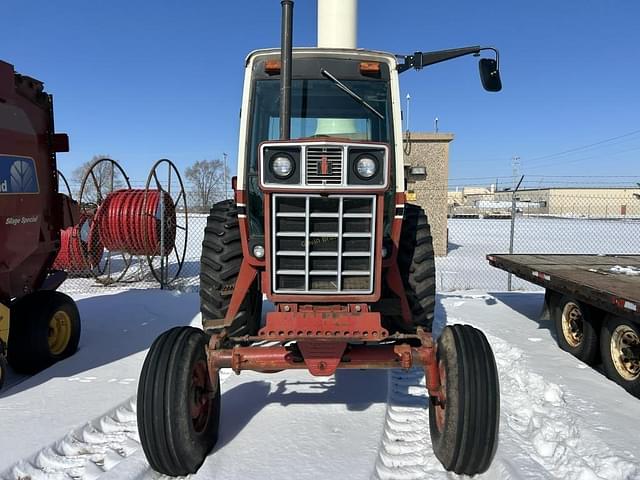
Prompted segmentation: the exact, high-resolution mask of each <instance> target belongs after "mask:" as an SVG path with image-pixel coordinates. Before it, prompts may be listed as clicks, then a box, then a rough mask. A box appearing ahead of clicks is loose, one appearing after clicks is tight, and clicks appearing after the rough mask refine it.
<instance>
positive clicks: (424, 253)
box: [389, 203, 436, 333]
mask: <svg viewBox="0 0 640 480" xmlns="http://www.w3.org/2000/svg"><path fill="white" fill-rule="evenodd" d="M399 246H400V249H399V251H398V268H399V270H400V276H401V278H402V283H403V285H404V291H405V293H406V295H407V300H408V302H409V307H410V308H411V313H412V323H411V327H410V328H407V326H406V325H405V324H404V322H403V320H402V317H401V316H398V315H394V316H391V317H389V320H391V321H390V323H391V325H390V326H391V327H394V328H393V329H399V330H403V331H408V332H409V333H413V332H414V331H415V330H416V329H417V328H418V327H421V328H423V329H425V330H427V331H431V329H432V326H433V313H434V308H435V302H436V268H435V260H434V254H433V242H432V239H431V227H430V226H429V221H428V219H427V215H426V213H425V212H424V210H423V209H422V207H419V206H418V205H413V204H411V203H407V204H405V210H404V220H403V222H402V231H401V233H400V245H399Z"/></svg>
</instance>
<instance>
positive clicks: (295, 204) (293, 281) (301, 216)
mask: <svg viewBox="0 0 640 480" xmlns="http://www.w3.org/2000/svg"><path fill="white" fill-rule="evenodd" d="M375 218H376V205H375V196H374V195H328V196H320V195H280V194H276V195H274V196H273V212H272V230H271V235H272V238H271V250H272V251H271V255H272V262H273V263H272V282H273V287H272V288H273V291H274V293H299V294H303V293H312V294H315V293H317V294H370V293H373V266H374V245H375V243H374V241H375V233H376V232H375Z"/></svg>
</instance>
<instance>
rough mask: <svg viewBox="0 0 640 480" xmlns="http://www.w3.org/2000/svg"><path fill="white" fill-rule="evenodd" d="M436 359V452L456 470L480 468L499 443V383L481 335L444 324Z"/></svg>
mask: <svg viewBox="0 0 640 480" xmlns="http://www.w3.org/2000/svg"><path fill="white" fill-rule="evenodd" d="M437 360H438V366H439V370H440V379H441V384H442V387H443V389H444V393H445V402H444V405H438V404H437V403H436V402H435V399H431V401H430V403H429V431H430V433H431V442H432V444H433V450H434V453H435V454H436V457H437V458H438V460H440V462H441V463H442V465H443V466H444V468H445V469H447V470H449V471H453V472H455V473H458V474H466V475H475V474H477V473H483V472H485V471H486V470H487V469H488V468H489V465H491V461H492V460H493V457H494V455H495V451H496V447H497V445H498V425H499V421H500V386H499V383H498V372H497V369H496V363H495V359H494V356H493V352H492V351H491V346H490V345H489V342H487V339H486V337H485V336H484V334H483V333H482V332H481V331H480V330H477V329H475V328H473V327H471V326H468V325H453V326H447V327H445V329H444V330H443V332H442V335H441V336H440V338H439V339H438V350H437Z"/></svg>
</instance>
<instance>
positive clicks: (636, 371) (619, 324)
mask: <svg viewBox="0 0 640 480" xmlns="http://www.w3.org/2000/svg"><path fill="white" fill-rule="evenodd" d="M600 350H601V353H602V366H603V367H604V370H605V372H606V374H607V377H609V378H610V379H611V380H613V381H614V382H616V383H617V384H618V385H620V386H621V387H622V388H624V389H625V390H627V391H628V392H629V393H631V394H632V395H635V396H636V397H640V326H638V324H637V323H634V322H632V321H631V320H628V319H626V318H621V317H614V316H610V317H607V320H606V322H605V323H604V325H603V326H602V333H601V334H600Z"/></svg>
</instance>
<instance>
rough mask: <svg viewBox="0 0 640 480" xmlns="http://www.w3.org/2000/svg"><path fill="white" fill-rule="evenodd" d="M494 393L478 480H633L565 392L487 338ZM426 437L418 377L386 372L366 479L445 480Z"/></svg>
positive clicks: (627, 463) (514, 351)
mask: <svg viewBox="0 0 640 480" xmlns="http://www.w3.org/2000/svg"><path fill="white" fill-rule="evenodd" d="M487 338H488V340H489V342H490V344H491V346H492V348H493V351H494V354H495V357H496V363H497V366H498V373H499V378H500V391H501V417H500V443H499V446H498V451H497V454H496V458H495V460H494V461H493V464H492V465H491V467H490V468H489V470H488V471H487V472H486V473H485V474H483V475H481V476H480V477H477V478H499V479H504V478H524V479H529V478H530V479H539V478H562V479H567V480H597V479H603V480H613V479H640V467H639V466H638V461H637V459H635V458H634V457H633V456H628V457H621V456H618V455H616V454H615V453H614V452H612V451H611V449H610V448H608V447H607V445H606V444H605V443H604V442H603V441H602V440H601V439H600V438H598V436H597V435H596V434H595V433H593V431H592V430H591V429H590V428H589V427H588V426H587V425H586V424H585V423H584V422H582V421H581V420H580V415H579V414H578V415H576V414H575V412H573V411H572V407H571V406H570V405H568V404H567V403H566V402H565V399H564V391H563V390H562V388H561V387H560V386H559V385H557V384H554V383H551V382H548V381H546V380H545V379H544V378H543V377H542V376H541V375H538V374H537V373H534V372H532V371H530V369H529V368H528V366H527V359H526V358H525V354H524V352H523V351H522V350H520V349H519V348H517V347H514V346H512V345H510V344H509V343H508V342H506V341H504V340H502V339H500V338H498V337H494V336H491V335H487ZM452 476H453V477H455V476H456V475H455V474H452V473H448V472H446V471H445V470H444V469H443V467H442V466H441V465H440V463H439V462H438V460H437V459H436V457H435V455H434V453H433V451H432V448H431V440H430V437H429V414H428V395H427V392H426V387H425V378H424V375H423V373H422V371H421V370H419V369H413V370H410V371H408V372H406V371H403V370H393V371H391V373H390V376H389V399H388V402H387V414H386V419H385V426H384V430H383V434H382V440H381V444H380V447H379V451H378V459H377V461H376V465H375V469H374V474H373V478H375V479H378V480H413V479H416V480H417V479H424V478H443V479H445V478H451V477H452Z"/></svg>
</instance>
